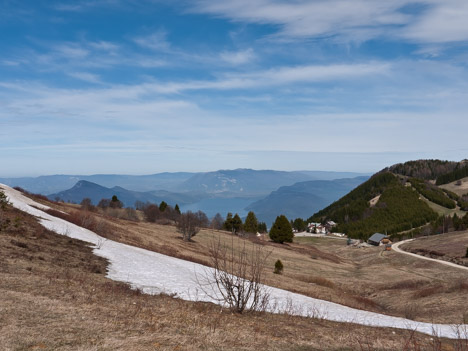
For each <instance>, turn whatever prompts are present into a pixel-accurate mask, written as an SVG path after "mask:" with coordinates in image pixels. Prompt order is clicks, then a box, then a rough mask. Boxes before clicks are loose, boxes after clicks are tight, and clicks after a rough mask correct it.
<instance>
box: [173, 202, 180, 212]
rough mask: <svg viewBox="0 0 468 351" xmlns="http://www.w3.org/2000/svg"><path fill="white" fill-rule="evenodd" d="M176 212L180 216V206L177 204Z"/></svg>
mask: <svg viewBox="0 0 468 351" xmlns="http://www.w3.org/2000/svg"><path fill="white" fill-rule="evenodd" d="M174 210H175V211H176V212H177V213H178V214H180V208H179V205H177V204H175V207H174Z"/></svg>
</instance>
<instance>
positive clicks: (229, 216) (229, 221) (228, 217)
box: [223, 212, 232, 232]
mask: <svg viewBox="0 0 468 351" xmlns="http://www.w3.org/2000/svg"><path fill="white" fill-rule="evenodd" d="M223 227H224V229H225V230H227V231H228V232H231V231H232V213H231V212H228V214H227V215H226V220H225V221H224V225H223Z"/></svg>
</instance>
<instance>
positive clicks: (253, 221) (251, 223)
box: [244, 211, 258, 233]
mask: <svg viewBox="0 0 468 351" xmlns="http://www.w3.org/2000/svg"><path fill="white" fill-rule="evenodd" d="M257 229H258V221H257V217H256V216H255V213H253V212H252V211H250V212H249V213H248V214H247V218H246V219H245V222H244V231H245V232H247V233H256V232H257Z"/></svg>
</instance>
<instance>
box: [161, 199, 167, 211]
mask: <svg viewBox="0 0 468 351" xmlns="http://www.w3.org/2000/svg"><path fill="white" fill-rule="evenodd" d="M166 208H167V203H166V201H161V203H160V204H159V211H161V212H164V211H165V210H166Z"/></svg>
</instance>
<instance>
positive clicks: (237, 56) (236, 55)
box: [220, 48, 257, 66]
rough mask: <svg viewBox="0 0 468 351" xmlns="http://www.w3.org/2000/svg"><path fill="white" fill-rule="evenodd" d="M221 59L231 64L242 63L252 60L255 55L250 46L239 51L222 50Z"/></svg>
mask: <svg viewBox="0 0 468 351" xmlns="http://www.w3.org/2000/svg"><path fill="white" fill-rule="evenodd" d="M220 58H221V60H223V61H225V62H227V63H229V64H231V65H235V66H236V65H243V64H247V63H250V62H252V61H254V60H255V59H256V58H257V57H256V55H255V52H254V50H253V49H252V48H249V49H246V50H240V51H223V52H222V53H221V54H220Z"/></svg>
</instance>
